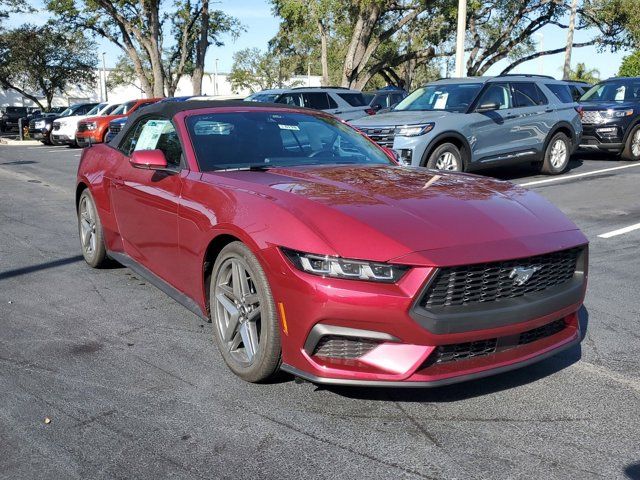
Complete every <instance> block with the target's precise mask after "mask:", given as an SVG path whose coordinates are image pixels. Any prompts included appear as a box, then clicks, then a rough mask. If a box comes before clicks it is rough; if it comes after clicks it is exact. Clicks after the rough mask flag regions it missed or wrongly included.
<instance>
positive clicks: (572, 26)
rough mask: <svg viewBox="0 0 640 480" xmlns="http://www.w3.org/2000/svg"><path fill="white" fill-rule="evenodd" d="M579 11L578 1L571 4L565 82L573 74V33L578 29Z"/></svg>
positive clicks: (565, 58)
mask: <svg viewBox="0 0 640 480" xmlns="http://www.w3.org/2000/svg"><path fill="white" fill-rule="evenodd" d="M577 10H578V0H573V2H572V3H571V17H570V18H569V31H568V32H567V48H566V50H565V51H564V69H563V72H562V79H563V80H569V74H570V73H571V50H572V48H573V31H574V30H575V29H576V15H577Z"/></svg>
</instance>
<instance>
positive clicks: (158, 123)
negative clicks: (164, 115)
mask: <svg viewBox="0 0 640 480" xmlns="http://www.w3.org/2000/svg"><path fill="white" fill-rule="evenodd" d="M170 126H171V124H170V123H169V120H149V121H148V122H147V123H146V124H145V126H144V127H143V128H142V132H141V133H140V138H138V141H137V142H136V148H135V150H155V148H156V146H157V145H158V139H159V138H160V135H162V133H163V132H164V131H165V128H167V127H170Z"/></svg>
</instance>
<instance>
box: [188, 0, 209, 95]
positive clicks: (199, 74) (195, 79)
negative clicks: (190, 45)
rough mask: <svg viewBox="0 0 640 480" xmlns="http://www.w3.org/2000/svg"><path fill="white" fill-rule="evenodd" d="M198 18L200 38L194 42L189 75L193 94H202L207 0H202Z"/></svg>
mask: <svg viewBox="0 0 640 480" xmlns="http://www.w3.org/2000/svg"><path fill="white" fill-rule="evenodd" d="M201 15H202V17H201V18H200V38H199V39H198V42H197V44H196V62H195V65H194V68H193V74H192V75H191V85H192V87H193V94H194V95H202V78H203V77H204V60H205V56H206V55H207V49H208V48H209V1H208V0H204V1H203V2H202V13H201Z"/></svg>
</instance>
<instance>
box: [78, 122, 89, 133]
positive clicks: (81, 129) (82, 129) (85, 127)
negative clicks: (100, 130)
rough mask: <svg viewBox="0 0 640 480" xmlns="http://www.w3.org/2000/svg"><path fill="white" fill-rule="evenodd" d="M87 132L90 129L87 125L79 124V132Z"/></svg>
mask: <svg viewBox="0 0 640 480" xmlns="http://www.w3.org/2000/svg"><path fill="white" fill-rule="evenodd" d="M87 130H89V128H88V127H87V124H86V123H79V124H78V131H79V132H86V131H87Z"/></svg>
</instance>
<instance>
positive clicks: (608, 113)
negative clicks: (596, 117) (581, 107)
mask: <svg viewBox="0 0 640 480" xmlns="http://www.w3.org/2000/svg"><path fill="white" fill-rule="evenodd" d="M598 113H599V114H600V116H601V117H602V118H606V119H610V118H621V117H630V116H631V115H633V108H627V109H624V110H614V109H613V108H610V109H609V110H600V111H599V112H598Z"/></svg>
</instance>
